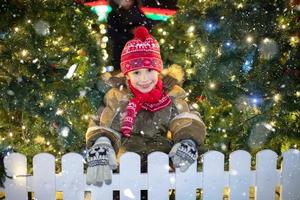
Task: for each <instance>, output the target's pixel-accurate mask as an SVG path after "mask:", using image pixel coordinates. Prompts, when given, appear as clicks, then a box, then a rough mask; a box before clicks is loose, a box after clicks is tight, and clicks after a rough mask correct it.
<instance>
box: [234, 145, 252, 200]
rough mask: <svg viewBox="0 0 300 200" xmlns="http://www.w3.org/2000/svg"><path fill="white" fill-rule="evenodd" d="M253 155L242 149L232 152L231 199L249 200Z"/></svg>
mask: <svg viewBox="0 0 300 200" xmlns="http://www.w3.org/2000/svg"><path fill="white" fill-rule="evenodd" d="M250 167H251V155H250V154H249V153H248V152H246V151H242V150H238V151H235V152H233V153H231V154H230V158H229V171H230V172H229V187H230V200H248V199H249V188H250V177H251V171H250V169H251V168H250Z"/></svg>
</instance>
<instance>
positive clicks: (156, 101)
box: [121, 79, 171, 137]
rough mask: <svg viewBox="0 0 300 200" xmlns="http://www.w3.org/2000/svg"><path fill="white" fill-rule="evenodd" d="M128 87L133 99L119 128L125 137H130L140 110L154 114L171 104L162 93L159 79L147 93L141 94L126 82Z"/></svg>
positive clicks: (168, 98) (161, 83) (169, 99)
mask: <svg viewBox="0 0 300 200" xmlns="http://www.w3.org/2000/svg"><path fill="white" fill-rule="evenodd" d="M128 85H129V88H130V90H131V92H132V93H133V95H134V97H133V98H132V99H131V100H130V102H129V103H128V105H127V108H126V114H125V117H124V119H123V123H122V127H121V132H122V134H123V136H125V137H130V136H131V132H132V129H133V124H134V122H135V118H136V116H137V114H138V113H139V112H140V110H141V109H144V110H147V111H150V112H156V111H159V110H161V109H163V108H165V107H167V106H168V105H170V103H171V98H170V97H169V96H168V95H167V94H166V93H164V91H163V82H162V80H161V79H158V81H157V84H156V86H155V87H154V88H153V89H152V90H151V91H150V92H148V93H142V92H140V91H139V90H137V89H136V88H134V87H133V86H132V84H131V82H130V80H128Z"/></svg>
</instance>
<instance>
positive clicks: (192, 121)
mask: <svg viewBox="0 0 300 200" xmlns="http://www.w3.org/2000/svg"><path fill="white" fill-rule="evenodd" d="M176 87H177V89H178V90H181V92H180V95H177V97H176V98H175V100H174V104H175V106H176V109H177V113H178V114H177V115H176V116H174V118H173V119H171V121H170V123H169V130H170V132H171V134H172V139H173V141H174V142H175V143H177V142H180V141H181V140H183V139H192V140H193V141H195V142H196V144H197V145H201V144H203V141H204V138H205V135H206V127H205V124H204V122H203V121H202V119H201V116H200V114H199V113H198V112H192V111H190V109H189V106H188V104H187V102H186V101H185V100H184V98H185V96H186V95H184V93H185V92H184V90H183V89H182V88H181V87H179V86H176Z"/></svg>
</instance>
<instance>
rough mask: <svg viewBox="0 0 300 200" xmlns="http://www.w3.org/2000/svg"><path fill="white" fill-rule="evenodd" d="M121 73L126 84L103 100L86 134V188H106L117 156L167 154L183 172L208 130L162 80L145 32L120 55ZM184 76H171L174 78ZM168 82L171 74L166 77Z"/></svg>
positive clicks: (182, 95) (180, 92)
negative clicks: (90, 185)
mask: <svg viewBox="0 0 300 200" xmlns="http://www.w3.org/2000/svg"><path fill="white" fill-rule="evenodd" d="M121 70H122V73H123V74H124V75H125V77H126V80H127V83H126V84H124V85H122V86H120V87H113V88H112V89H110V90H109V91H108V93H107V94H106V95H105V99H104V101H105V104H106V106H105V107H103V108H100V109H99V112H98V115H97V116H95V117H93V119H92V120H91V123H90V125H89V128H88V130H87V132H86V142H87V147H88V148H89V150H88V159H87V160H88V169H87V184H94V185H101V184H102V183H103V182H110V181H111V176H112V170H113V169H115V168H116V167H117V162H116V153H119V154H120V153H122V152H124V151H132V152H136V153H138V154H140V155H141V156H142V160H143V157H144V158H146V157H147V155H148V154H149V153H151V152H153V151H162V152H165V153H169V157H170V158H171V159H172V162H173V165H174V167H176V168H180V170H181V171H186V170H187V169H188V167H189V166H190V165H191V164H192V163H193V162H195V161H196V160H197V156H198V154H197V152H198V150H197V146H199V145H201V144H202V142H203V140H204V137H205V134H206V129H205V125H204V123H203V122H202V120H201V118H200V115H199V114H198V113H196V112H190V110H189V106H188V104H187V103H186V101H185V98H186V93H185V91H184V90H183V89H182V88H181V87H180V86H179V85H177V84H170V83H172V81H165V79H163V80H162V79H161V76H162V74H161V72H162V70H163V62H162V60H161V56H160V49H159V44H158V42H157V41H156V40H155V39H154V38H153V37H152V36H151V35H150V34H149V33H148V31H147V29H146V28H145V27H138V28H137V29H136V30H135V37H134V39H132V40H130V41H128V42H127V43H126V45H125V47H124V49H123V51H122V56H121ZM182 74H183V72H182V71H180V70H179V72H178V73H173V78H177V77H176V76H179V77H181V78H180V80H178V82H181V81H182V79H183V78H182V77H183V75H182ZM169 76H170V74H169Z"/></svg>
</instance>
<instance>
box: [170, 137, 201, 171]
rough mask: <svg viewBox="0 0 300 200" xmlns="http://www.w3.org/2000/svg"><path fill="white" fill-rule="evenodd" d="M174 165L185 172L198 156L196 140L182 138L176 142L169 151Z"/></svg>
mask: <svg viewBox="0 0 300 200" xmlns="http://www.w3.org/2000/svg"><path fill="white" fill-rule="evenodd" d="M169 157H170V158H171V159H172V162H173V165H174V167H176V168H180V171H182V172H185V171H186V170H187V169H188V168H189V167H190V166H191V165H192V164H193V163H194V162H195V161H196V160H197V158H198V151H197V147H196V144H195V142H194V141H192V140H182V141H181V142H178V143H176V144H175V145H174V146H173V148H172V149H171V151H170V153H169Z"/></svg>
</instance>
